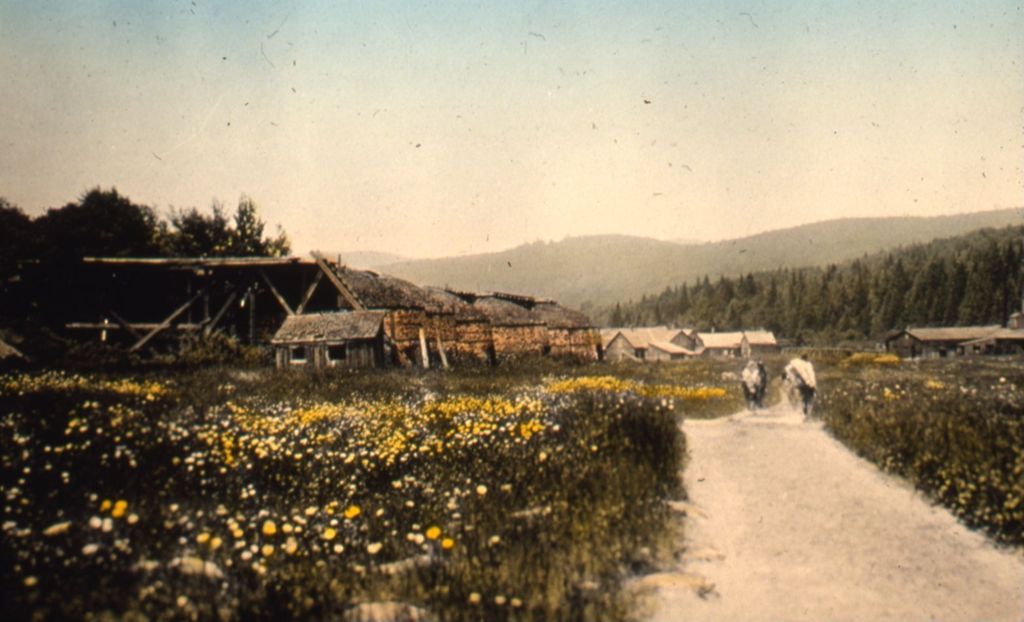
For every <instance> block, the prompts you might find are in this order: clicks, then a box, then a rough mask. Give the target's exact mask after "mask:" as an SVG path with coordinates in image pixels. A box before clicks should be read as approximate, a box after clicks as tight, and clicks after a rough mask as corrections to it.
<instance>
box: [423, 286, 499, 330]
mask: <svg viewBox="0 0 1024 622" xmlns="http://www.w3.org/2000/svg"><path fill="white" fill-rule="evenodd" d="M424 291H425V292H426V293H427V295H428V296H430V298H431V299H432V300H433V302H434V304H435V305H436V306H437V308H438V309H439V311H438V312H440V313H446V314H450V315H452V316H454V318H455V321H456V322H486V321H487V316H486V315H484V313H483V312H482V311H480V310H479V309H477V308H475V307H474V306H473V305H471V304H468V303H466V301H465V300H463V299H462V298H461V297H459V296H458V295H457V294H455V293H454V292H451V291H448V290H446V289H443V288H441V287H426V288H424Z"/></svg>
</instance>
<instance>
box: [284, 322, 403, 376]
mask: <svg viewBox="0 0 1024 622" xmlns="http://www.w3.org/2000/svg"><path fill="white" fill-rule="evenodd" d="M386 316H387V312H385V311H340V312H331V313H310V314H304V315H290V316H288V317H287V318H285V320H284V323H283V324H282V325H281V328H280V329H278V331H277V332H276V333H275V334H274V337H273V338H272V339H271V343H272V344H273V346H274V354H275V360H276V362H277V367H278V368H287V367H292V366H309V367H312V368H314V369H324V368H328V367H350V368H356V367H383V366H385V365H386V364H387V357H386V356H385V349H386V346H385V340H384V320H385V318H386Z"/></svg>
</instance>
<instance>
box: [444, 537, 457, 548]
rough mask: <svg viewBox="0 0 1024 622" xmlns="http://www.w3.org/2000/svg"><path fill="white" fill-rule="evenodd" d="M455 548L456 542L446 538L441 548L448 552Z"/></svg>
mask: <svg viewBox="0 0 1024 622" xmlns="http://www.w3.org/2000/svg"><path fill="white" fill-rule="evenodd" d="M454 546H455V540H452V539H451V538H445V539H444V540H441V548H442V549H444V550H446V551H448V550H450V549H452V548H453V547H454Z"/></svg>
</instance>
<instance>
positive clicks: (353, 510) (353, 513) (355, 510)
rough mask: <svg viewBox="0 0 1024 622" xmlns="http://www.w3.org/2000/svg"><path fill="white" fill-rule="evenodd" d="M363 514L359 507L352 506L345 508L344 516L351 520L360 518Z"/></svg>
mask: <svg viewBox="0 0 1024 622" xmlns="http://www.w3.org/2000/svg"><path fill="white" fill-rule="evenodd" d="M362 512H363V511H362V510H361V509H360V508H359V506H358V505H350V506H348V507H347V508H345V514H344V516H345V518H347V519H350V520H351V519H353V518H355V517H357V516H359V515H360V514H361V513H362Z"/></svg>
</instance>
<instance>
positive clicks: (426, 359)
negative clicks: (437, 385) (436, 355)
mask: <svg viewBox="0 0 1024 622" xmlns="http://www.w3.org/2000/svg"><path fill="white" fill-rule="evenodd" d="M420 356H422V357H423V369H430V355H429V353H428V352H427V334H426V333H425V332H423V329H422V328H421V329H420Z"/></svg>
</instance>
